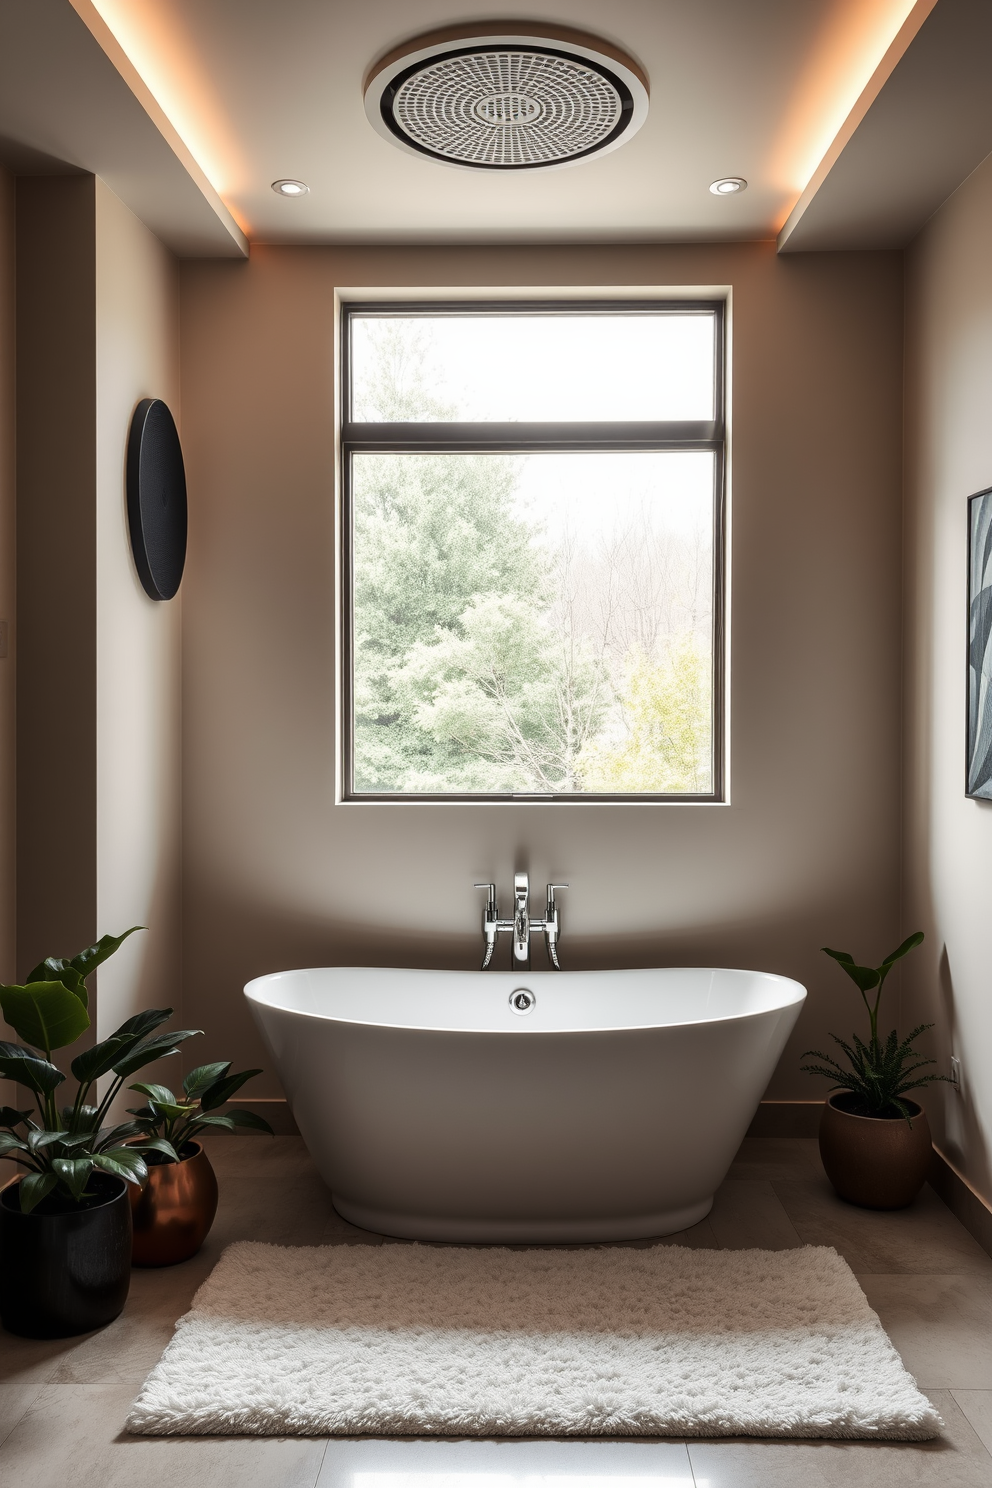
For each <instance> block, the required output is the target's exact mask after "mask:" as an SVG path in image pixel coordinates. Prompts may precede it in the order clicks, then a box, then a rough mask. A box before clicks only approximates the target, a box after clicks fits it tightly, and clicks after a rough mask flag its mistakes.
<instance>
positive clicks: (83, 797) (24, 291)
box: [17, 176, 96, 976]
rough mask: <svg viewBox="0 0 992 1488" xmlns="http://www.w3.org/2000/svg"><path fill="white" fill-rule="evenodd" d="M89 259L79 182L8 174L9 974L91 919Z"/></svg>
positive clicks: (85, 191) (87, 179)
mask: <svg viewBox="0 0 992 1488" xmlns="http://www.w3.org/2000/svg"><path fill="white" fill-rule="evenodd" d="M95 253H96V243H95V237H94V182H93V178H92V176H72V177H48V178H44V179H42V178H29V177H21V178H20V179H19V180H18V182H17V589H18V596H19V601H20V602H19V606H18V671H17V731H18V732H17V878H18V895H17V969H18V976H26V975H27V973H28V971H29V970H30V969H31V967H32V966H34V965H35V964H36V962H38V961H40V960H41V958H42V957H43V956H46V955H66V954H68V955H72V954H73V952H74V951H76V950H78V949H79V948H80V946H83V945H85V944H86V943H87V937H89V936H90V935H91V933H92V931H93V930H94V928H95V925H96V859H95V853H94V843H95V833H96V795H95V790H94V782H95V770H96V696H95V674H96V543H95V529H94V512H95V499H96V498H95V481H96V319H95V309H94V274H95ZM53 713H54V714H55V716H56V717H58V718H59V719H66V720H71V722H70V723H67V725H66V726H65V727H64V728H62V727H59V726H55V727H53V726H52V724H51V720H52V717H53ZM46 721H47V722H46ZM53 844H59V849H60V850H53ZM63 844H66V845H68V844H71V846H63Z"/></svg>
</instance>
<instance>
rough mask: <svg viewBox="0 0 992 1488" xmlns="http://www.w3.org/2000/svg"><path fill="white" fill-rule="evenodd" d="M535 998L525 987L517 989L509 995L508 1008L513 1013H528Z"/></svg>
mask: <svg viewBox="0 0 992 1488" xmlns="http://www.w3.org/2000/svg"><path fill="white" fill-rule="evenodd" d="M536 1001H537V998H536V997H535V996H534V994H533V992H530V991H528V989H527V988H526V987H518V988H517V989H516V991H515V992H511V993H510V1006H511V1008H512V1009H513V1011H514V1012H515V1013H529V1012H530V1010H531V1008H532V1007H533V1006H534V1004H535V1002H536Z"/></svg>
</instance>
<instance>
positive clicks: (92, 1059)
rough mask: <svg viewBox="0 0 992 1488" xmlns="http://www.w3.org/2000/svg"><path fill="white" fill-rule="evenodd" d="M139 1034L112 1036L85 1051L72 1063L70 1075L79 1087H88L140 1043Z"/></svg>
mask: <svg viewBox="0 0 992 1488" xmlns="http://www.w3.org/2000/svg"><path fill="white" fill-rule="evenodd" d="M140 1037H141V1035H140V1034H130V1035H127V1034H123V1035H121V1034H114V1035H113V1036H112V1037H111V1038H108V1039H104V1040H103V1042H102V1043H99V1044H94V1045H93V1047H92V1049H85V1050H84V1051H83V1053H82V1054H77V1055H76V1057H75V1059H74V1060H73V1061H72V1066H71V1068H72V1073H73V1074H74V1075H75V1077H76V1079H77V1080H78V1081H79V1083H80V1084H81V1085H89V1084H91V1083H92V1082H93V1081H94V1080H98V1079H99V1078H100V1076H101V1075H105V1074H106V1073H107V1072H108V1070H112V1069H113V1067H114V1065H115V1064H116V1063H117V1061H118V1060H119V1059H123V1057H124V1055H125V1054H127V1053H129V1052H130V1050H131V1049H133V1048H134V1046H135V1045H136V1044H137V1043H138V1042H139V1041H140Z"/></svg>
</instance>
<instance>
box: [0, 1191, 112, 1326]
mask: <svg viewBox="0 0 992 1488" xmlns="http://www.w3.org/2000/svg"><path fill="white" fill-rule="evenodd" d="M18 1186H19V1185H18V1184H16V1183H12V1184H10V1185H9V1186H8V1187H7V1188H5V1189H4V1190H3V1192H2V1193H0V1322H2V1323H3V1326H4V1327H5V1328H6V1329H7V1331H8V1333H19V1334H21V1336H22V1337H25V1338H69V1337H71V1336H72V1335H73V1334H74V1333H89V1332H91V1331H92V1330H93V1329H94V1328H102V1327H104V1326H105V1325H106V1324H107V1323H110V1322H113V1320H114V1318H115V1317H117V1315H118V1314H119V1313H120V1312H121V1310H122V1308H123V1306H124V1303H125V1302H126V1301H127V1292H128V1287H129V1286H130V1284H131V1201H130V1199H129V1198H128V1193H127V1184H126V1183H125V1182H124V1180H123V1179H122V1178H113V1177H111V1175H110V1174H109V1173H94V1175H93V1177H92V1178H91V1179H90V1181H89V1185H88V1187H89V1188H90V1189H91V1190H92V1191H93V1192H94V1194H95V1198H94V1199H93V1200H90V1201H89V1202H87V1203H85V1204H84V1205H77V1206H74V1207H73V1208H71V1209H70V1208H65V1207H63V1206H62V1205H61V1204H60V1203H59V1201H58V1200H57V1199H55V1197H54V1195H49V1197H48V1198H47V1199H43V1200H42V1202H41V1203H40V1204H39V1205H38V1207H37V1208H36V1209H34V1210H33V1211H32V1212H31V1213H30V1214H22V1213H21V1210H20V1205H19V1202H18V1194H17V1190H18Z"/></svg>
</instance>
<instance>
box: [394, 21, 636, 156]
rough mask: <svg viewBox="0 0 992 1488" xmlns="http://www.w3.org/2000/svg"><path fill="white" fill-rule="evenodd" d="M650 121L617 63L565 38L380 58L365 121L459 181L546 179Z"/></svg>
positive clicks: (430, 39)
mask: <svg viewBox="0 0 992 1488" xmlns="http://www.w3.org/2000/svg"><path fill="white" fill-rule="evenodd" d="M647 111H648V89H647V78H646V76H645V74H644V72H643V70H642V69H641V68H640V67H639V66H638V64H637V63H636V62H635V61H634V60H633V58H632V57H628V56H627V55H626V54H625V53H624V52H621V51H619V50H618V48H616V47H614V46H612V45H611V44H610V43H609V42H606V41H603V40H601V39H600V38H599V37H595V36H589V35H587V34H586V33H585V32H580V31H573V30H571V29H570V28H568V27H549V26H533V25H523V24H521V23H519V22H518V23H516V25H514V23H512V22H504V23H502V24H500V23H499V22H492V23H490V24H489V25H475V26H460V27H453V28H450V29H448V30H445V31H436V32H430V33H429V34H428V35H426V36H420V37H417V38H416V39H414V40H413V41H409V42H406V43H405V44H404V45H403V46H402V47H398V48H396V50H394V51H392V52H390V53H389V54H388V55H387V56H385V57H383V58H381V59H380V61H379V62H377V63H376V64H375V66H374V67H373V68H372V70H371V72H370V74H369V75H368V77H367V78H366V80H365V112H366V116H367V117H368V120H369V123H370V124H371V125H372V127H373V129H375V130H377V131H378V133H379V134H381V135H382V136H383V137H384V138H385V139H388V140H389V141H390V143H391V144H394V145H399V146H400V148H401V149H404V150H409V151H411V152H412V153H415V154H420V155H428V156H430V157H431V158H432V159H434V160H439V161H443V163H444V164H445V165H456V166H460V167H461V168H462V169H464V170H489V171H513V170H517V171H520V170H548V169H554V168H557V167H561V166H564V165H574V164H576V163H577V162H578V161H580V160H587V159H589V158H590V157H591V156H594V155H603V154H605V153H606V152H607V151H609V150H615V149H616V148H617V147H618V146H619V145H622V144H624V143H625V142H626V141H627V140H629V139H630V137H631V136H632V135H633V134H636V132H637V130H638V129H639V128H640V127H641V125H642V124H643V122H644V120H645V118H646V117H647Z"/></svg>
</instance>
